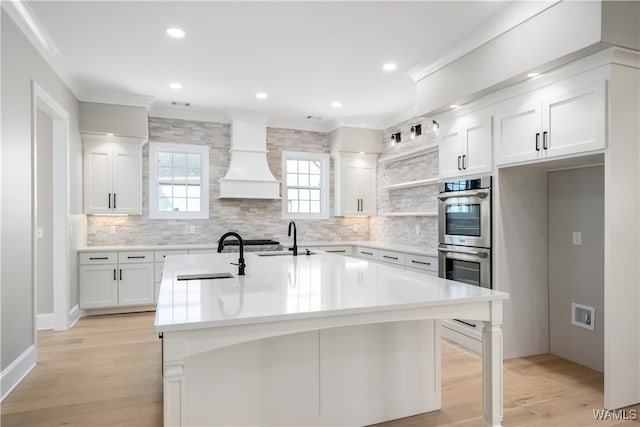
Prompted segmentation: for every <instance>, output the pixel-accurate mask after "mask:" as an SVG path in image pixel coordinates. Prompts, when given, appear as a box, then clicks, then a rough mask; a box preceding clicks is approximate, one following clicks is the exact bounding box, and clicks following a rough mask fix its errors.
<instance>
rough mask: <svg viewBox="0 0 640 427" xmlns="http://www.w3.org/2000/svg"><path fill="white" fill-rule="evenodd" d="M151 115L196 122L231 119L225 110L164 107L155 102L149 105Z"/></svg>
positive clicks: (221, 121) (214, 121)
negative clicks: (156, 104)
mask: <svg viewBox="0 0 640 427" xmlns="http://www.w3.org/2000/svg"><path fill="white" fill-rule="evenodd" d="M149 116H150V117H159V118H163V119H179V120H192V121H196V122H213V123H229V122H230V121H231V117H229V114H227V113H224V112H213V111H198V110H187V109H182V108H180V109H178V108H162V107H158V106H155V105H153V104H152V105H151V106H150V107H149Z"/></svg>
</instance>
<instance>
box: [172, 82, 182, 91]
mask: <svg viewBox="0 0 640 427" xmlns="http://www.w3.org/2000/svg"><path fill="white" fill-rule="evenodd" d="M169 87H170V88H171V89H176V90H178V89H182V85H181V84H180V83H171V84H169Z"/></svg>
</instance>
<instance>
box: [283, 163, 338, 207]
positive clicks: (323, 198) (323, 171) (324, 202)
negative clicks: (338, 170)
mask: <svg viewBox="0 0 640 427" xmlns="http://www.w3.org/2000/svg"><path fill="white" fill-rule="evenodd" d="M287 160H316V161H320V162H321V166H320V213H289V212H288V211H287V204H288V200H289V197H288V196H289V194H288V190H289V187H288V186H287ZM330 161H331V160H330V157H329V154H327V153H308V152H301V151H283V152H282V218H283V219H329V200H330V199H329V192H330V191H331V190H330V185H329V165H330Z"/></svg>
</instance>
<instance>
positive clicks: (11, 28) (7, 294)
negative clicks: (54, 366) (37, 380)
mask: <svg viewBox="0 0 640 427" xmlns="http://www.w3.org/2000/svg"><path fill="white" fill-rule="evenodd" d="M1 30H2V37H1V38H2V41H1V43H2V46H1V52H2V71H1V72H2V168H1V169H2V172H1V173H2V189H1V196H0V197H1V199H2V202H1V207H2V214H1V218H2V224H1V225H2V237H1V245H2V250H1V254H2V258H1V259H0V262H1V265H2V268H1V272H2V277H1V282H0V291H1V293H2V313H1V319H0V320H1V323H2V335H1V336H2V343H1V356H0V357H1V368H2V371H3V381H2V395H4V394H5V393H6V391H7V387H11V386H12V384H8V383H6V382H5V371H6V368H7V367H8V366H9V365H11V364H12V363H13V362H14V361H16V360H18V359H19V358H20V356H21V355H23V354H24V353H25V352H26V351H29V349H30V348H32V346H33V345H34V333H33V331H34V307H35V304H34V283H33V274H32V273H33V263H34V262H33V254H32V250H33V247H32V246H33V245H32V239H33V234H32V219H33V218H32V180H31V176H32V170H31V156H32V152H31V144H32V141H31V138H32V131H31V126H32V81H36V82H37V83H38V84H39V85H40V86H41V87H42V88H43V89H44V90H46V91H47V92H48V93H49V94H50V95H51V96H52V97H53V98H54V99H55V100H56V101H57V102H58V103H59V104H60V105H61V106H62V107H63V108H64V109H65V110H66V111H67V112H68V113H69V116H70V141H69V212H70V215H71V221H70V224H75V225H78V224H79V225H78V226H77V227H76V229H74V230H73V232H74V234H72V235H71V236H70V239H72V240H71V245H70V247H69V249H70V253H73V258H72V259H71V260H70V261H71V262H72V263H73V262H74V260H75V257H76V255H75V247H74V245H75V244H77V243H78V242H81V241H82V236H80V235H78V234H77V233H75V231H76V230H77V229H78V228H80V230H79V231H82V229H81V224H82V218H83V215H82V204H81V201H82V191H81V190H82V180H81V178H80V176H81V167H82V166H81V165H82V162H81V158H82V146H81V140H80V134H79V132H78V100H77V98H76V97H75V96H74V94H73V93H72V92H71V91H70V90H69V89H68V88H67V87H66V86H65V85H64V83H63V82H62V81H61V80H60V78H59V77H58V76H57V75H56V74H55V72H54V71H53V70H52V69H51V68H50V67H49V66H48V65H47V63H46V62H45V61H44V59H43V58H42V56H40V55H39V54H38V52H37V51H36V49H35V48H34V47H33V46H32V45H31V44H30V43H29V42H28V40H27V39H26V37H25V36H24V35H23V34H22V32H21V31H20V30H19V29H18V27H17V26H16V25H15V23H14V22H13V20H12V19H11V18H10V17H9V16H8V15H7V13H6V12H5V11H4V9H2V27H1ZM72 265H73V264H72ZM72 268H73V267H72ZM71 271H72V272H73V273H74V274H71V275H70V280H71V281H72V285H71V291H70V293H69V295H68V297H69V299H70V304H71V306H72V307H73V306H74V305H75V304H77V300H78V297H77V289H75V288H77V285H74V283H75V270H71Z"/></svg>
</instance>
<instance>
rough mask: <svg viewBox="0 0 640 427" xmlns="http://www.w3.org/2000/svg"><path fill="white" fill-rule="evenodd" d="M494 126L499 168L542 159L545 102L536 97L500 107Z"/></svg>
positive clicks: (497, 109) (520, 97) (523, 97)
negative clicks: (542, 128)
mask: <svg viewBox="0 0 640 427" xmlns="http://www.w3.org/2000/svg"><path fill="white" fill-rule="evenodd" d="M493 123H494V125H493V131H494V132H495V134H494V135H495V149H496V164H502V165H505V164H509V163H516V162H523V161H527V160H535V159H537V158H538V157H539V156H540V155H541V154H540V150H541V149H542V131H541V127H542V102H541V101H540V100H539V98H537V97H536V96H535V95H534V94H526V95H523V96H519V97H517V98H514V99H511V100H508V101H505V102H503V103H501V104H500V105H498V106H497V108H496V112H495V116H494V119H493ZM536 138H537V139H538V144H537V145H536Z"/></svg>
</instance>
